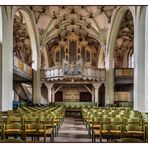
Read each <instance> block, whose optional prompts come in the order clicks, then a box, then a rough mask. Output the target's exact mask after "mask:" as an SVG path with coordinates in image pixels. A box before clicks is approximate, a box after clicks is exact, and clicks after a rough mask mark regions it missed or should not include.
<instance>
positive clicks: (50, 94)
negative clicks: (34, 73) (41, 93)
mask: <svg viewBox="0 0 148 148" xmlns="http://www.w3.org/2000/svg"><path fill="white" fill-rule="evenodd" d="M45 85H46V87H47V89H48V101H47V102H48V103H50V102H52V87H53V85H54V83H45Z"/></svg>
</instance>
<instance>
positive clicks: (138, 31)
mask: <svg viewBox="0 0 148 148" xmlns="http://www.w3.org/2000/svg"><path fill="white" fill-rule="evenodd" d="M145 12H146V10H145V7H144V6H142V7H141V8H140V7H138V9H137V18H136V21H135V25H134V26H135V28H134V29H135V33H134V34H135V39H134V42H135V45H134V54H135V68H134V110H138V111H140V112H148V104H147V103H148V93H147V92H148V83H147V81H148V73H147V72H148V65H147V62H148V58H147V56H148V44H147V42H148V36H147V33H148V30H147V26H145V24H146V23H145V18H146V17H145ZM147 17H148V16H147ZM147 25H148V24H147Z"/></svg>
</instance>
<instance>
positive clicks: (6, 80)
mask: <svg viewBox="0 0 148 148" xmlns="http://www.w3.org/2000/svg"><path fill="white" fill-rule="evenodd" d="M4 7H5V8H6V6H1V8H0V111H7V110H11V109H12V107H13V106H12V105H13V103H12V102H13V20H12V18H11V8H10V7H9V8H10V9H9V11H8V9H5V8H4Z"/></svg>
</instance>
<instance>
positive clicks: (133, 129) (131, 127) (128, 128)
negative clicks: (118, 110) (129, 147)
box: [125, 124, 143, 131]
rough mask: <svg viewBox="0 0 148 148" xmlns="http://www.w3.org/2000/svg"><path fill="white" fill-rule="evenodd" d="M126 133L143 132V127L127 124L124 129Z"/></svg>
mask: <svg viewBox="0 0 148 148" xmlns="http://www.w3.org/2000/svg"><path fill="white" fill-rule="evenodd" d="M125 130H126V131H143V127H142V126H141V125H136V124H129V125H127V126H126V127H125Z"/></svg>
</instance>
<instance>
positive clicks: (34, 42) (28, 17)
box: [12, 6, 41, 104]
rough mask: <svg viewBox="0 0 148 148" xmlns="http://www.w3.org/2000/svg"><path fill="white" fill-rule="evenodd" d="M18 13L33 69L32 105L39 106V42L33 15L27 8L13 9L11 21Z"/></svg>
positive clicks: (18, 7)
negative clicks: (21, 20)
mask: <svg viewBox="0 0 148 148" xmlns="http://www.w3.org/2000/svg"><path fill="white" fill-rule="evenodd" d="M17 11H19V12H20V13H21V15H22V17H23V18H24V20H25V22H26V29H27V32H28V34H29V38H30V45H31V53H32V58H31V59H32V60H31V66H32V69H33V72H32V73H33V103H35V104H40V99H41V86H40V65H41V63H40V59H41V57H40V42H39V34H38V31H37V28H36V23H35V17H34V14H33V13H32V12H31V11H30V9H28V8H27V7H20V6H17V7H13V11H12V20H14V18H15V14H16V12H17Z"/></svg>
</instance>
